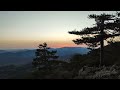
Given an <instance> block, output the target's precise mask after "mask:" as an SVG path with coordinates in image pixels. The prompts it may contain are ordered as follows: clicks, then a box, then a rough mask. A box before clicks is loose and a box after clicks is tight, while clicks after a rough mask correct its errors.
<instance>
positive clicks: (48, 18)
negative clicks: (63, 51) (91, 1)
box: [0, 11, 114, 49]
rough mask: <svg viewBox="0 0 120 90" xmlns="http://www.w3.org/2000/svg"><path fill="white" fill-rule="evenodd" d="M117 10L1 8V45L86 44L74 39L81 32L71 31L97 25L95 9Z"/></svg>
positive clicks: (5, 47)
mask: <svg viewBox="0 0 120 90" xmlns="http://www.w3.org/2000/svg"><path fill="white" fill-rule="evenodd" d="M103 12H108V13H113V12H114V11H111V12H110V11H1V12H0V19H1V21H0V49H14V48H19V49H23V48H37V47H38V45H39V44H42V43H44V42H46V43H47V44H48V46H49V47H52V48H61V47H85V45H76V44H74V42H73V41H72V40H74V39H76V38H78V37H79V36H75V35H70V34H69V33H68V31H71V30H82V29H83V28H84V27H88V26H90V27H91V26H93V24H94V22H95V21H94V20H91V19H88V18H87V16H88V15H89V14H93V13H98V14H99V13H103Z"/></svg>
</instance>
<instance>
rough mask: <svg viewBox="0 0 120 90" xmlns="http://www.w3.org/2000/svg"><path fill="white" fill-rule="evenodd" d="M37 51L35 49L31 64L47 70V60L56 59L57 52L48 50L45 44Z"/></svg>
mask: <svg viewBox="0 0 120 90" xmlns="http://www.w3.org/2000/svg"><path fill="white" fill-rule="evenodd" d="M38 47H39V49H36V52H35V55H36V58H34V59H33V62H32V64H33V65H34V66H35V67H37V68H39V69H40V68H44V67H45V68H48V67H49V66H50V65H49V60H50V59H57V58H58V56H56V55H55V54H56V52H57V51H53V50H51V51H50V50H49V49H50V48H49V47H47V43H43V44H40V45H39V46H38Z"/></svg>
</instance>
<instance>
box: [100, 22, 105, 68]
mask: <svg viewBox="0 0 120 90" xmlns="http://www.w3.org/2000/svg"><path fill="white" fill-rule="evenodd" d="M103 24H104V22H102V23H101V26H100V29H101V30H100V31H101V32H100V34H101V41H100V66H102V65H103V61H104V37H103V36H104V26H103Z"/></svg>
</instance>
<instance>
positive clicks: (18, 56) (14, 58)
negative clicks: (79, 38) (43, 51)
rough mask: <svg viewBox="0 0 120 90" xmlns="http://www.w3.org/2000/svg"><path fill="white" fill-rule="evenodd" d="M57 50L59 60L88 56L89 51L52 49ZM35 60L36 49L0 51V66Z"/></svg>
mask: <svg viewBox="0 0 120 90" xmlns="http://www.w3.org/2000/svg"><path fill="white" fill-rule="evenodd" d="M51 50H57V55H58V56H59V58H58V60H69V58H70V57H71V56H73V55H74V54H87V53H88V52H89V49H87V48H83V47H82V48H81V47H63V48H52V49H51ZM33 58H35V49H21V50H17V49H16V50H0V65H8V64H17V65H20V64H27V63H30V62H32V60H33Z"/></svg>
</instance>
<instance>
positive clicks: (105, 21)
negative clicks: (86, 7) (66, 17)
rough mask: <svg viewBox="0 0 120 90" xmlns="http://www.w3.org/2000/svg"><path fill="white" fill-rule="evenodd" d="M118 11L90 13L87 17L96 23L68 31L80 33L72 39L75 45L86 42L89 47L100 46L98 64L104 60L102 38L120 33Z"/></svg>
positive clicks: (119, 14)
mask: <svg viewBox="0 0 120 90" xmlns="http://www.w3.org/2000/svg"><path fill="white" fill-rule="evenodd" d="M119 16H120V13H118V12H117V13H116V14H114V15H113V14H105V13H103V14H100V15H96V14H91V15H88V18H89V19H94V20H95V22H96V24H94V26H93V27H87V28H84V29H83V30H81V31H76V30H74V31H69V32H68V33H69V34H75V35H80V36H81V37H80V38H79V39H76V40H73V42H74V43H75V44H77V45H79V44H83V43H84V44H86V45H88V46H89V48H91V49H95V48H96V47H100V66H101V65H103V60H104V57H103V56H104V40H106V41H108V38H111V40H112V39H113V38H114V37H116V36H119V35H120V18H119Z"/></svg>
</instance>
